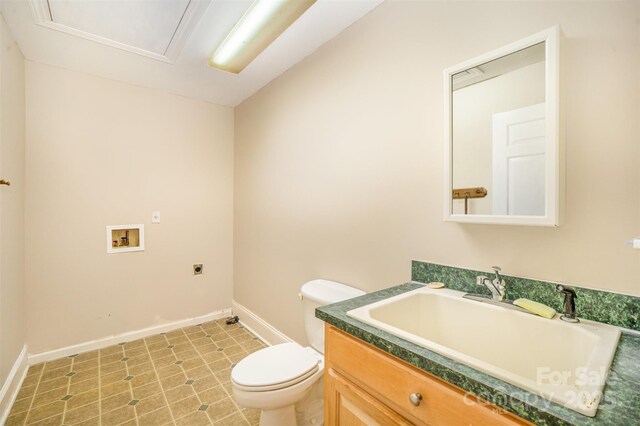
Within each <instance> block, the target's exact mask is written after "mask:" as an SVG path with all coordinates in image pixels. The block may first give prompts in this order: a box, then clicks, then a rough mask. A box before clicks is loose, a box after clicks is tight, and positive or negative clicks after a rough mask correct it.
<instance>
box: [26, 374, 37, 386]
mask: <svg viewBox="0 0 640 426" xmlns="http://www.w3.org/2000/svg"><path fill="white" fill-rule="evenodd" d="M39 381H40V375H39V374H32V375H30V376H27V377H25V378H24V380H23V381H22V386H34V385H37V384H38V382H39Z"/></svg>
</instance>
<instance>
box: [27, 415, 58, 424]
mask: <svg viewBox="0 0 640 426" xmlns="http://www.w3.org/2000/svg"><path fill="white" fill-rule="evenodd" d="M31 425H33V426H60V425H62V414H57V415H55V416H52V417H49V418H46V419H44V420H40V421H39V422H35V423H31Z"/></svg>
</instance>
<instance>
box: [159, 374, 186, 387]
mask: <svg viewBox="0 0 640 426" xmlns="http://www.w3.org/2000/svg"><path fill="white" fill-rule="evenodd" d="M186 381H187V376H185V375H184V373H180V374H176V375H175V376H170V377H165V378H164V379H160V384H161V385H162V389H163V390H164V391H165V392H166V391H168V390H169V389H173V388H175V387H176V386H180V385H184V383H185V382H186Z"/></svg>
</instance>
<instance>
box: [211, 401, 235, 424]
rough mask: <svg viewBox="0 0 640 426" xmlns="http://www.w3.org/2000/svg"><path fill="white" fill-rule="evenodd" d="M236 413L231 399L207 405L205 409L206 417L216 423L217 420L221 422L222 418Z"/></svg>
mask: <svg viewBox="0 0 640 426" xmlns="http://www.w3.org/2000/svg"><path fill="white" fill-rule="evenodd" d="M236 411H238V408H237V407H236V405H235V404H234V402H233V401H232V400H231V398H225V399H223V400H222V401H218V402H215V403H213V404H211V405H209V408H208V409H207V415H208V416H209V418H210V419H211V421H212V422H214V423H215V422H217V421H218V420H222V419H223V418H225V417H227V416H229V415H231V414H233V413H234V412H236Z"/></svg>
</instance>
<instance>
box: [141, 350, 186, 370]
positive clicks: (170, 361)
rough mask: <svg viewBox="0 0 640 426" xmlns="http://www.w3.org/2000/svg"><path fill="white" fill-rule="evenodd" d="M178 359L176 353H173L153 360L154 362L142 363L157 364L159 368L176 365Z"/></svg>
mask: <svg viewBox="0 0 640 426" xmlns="http://www.w3.org/2000/svg"><path fill="white" fill-rule="evenodd" d="M177 360H178V358H176V356H175V355H173V354H171V355H169V356H166V357H164V358H160V359H156V360H154V361H153V364H152V363H151V362H148V363H145V364H142V365H146V364H149V365H152V366H153V365H155V368H157V369H158V370H160V369H162V368H164V367H168V366H170V365H174V364H175V363H176V361H177Z"/></svg>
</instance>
